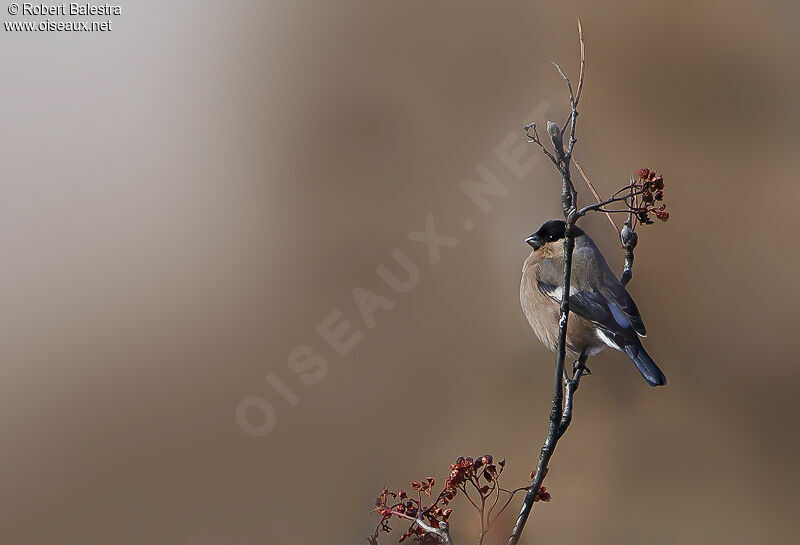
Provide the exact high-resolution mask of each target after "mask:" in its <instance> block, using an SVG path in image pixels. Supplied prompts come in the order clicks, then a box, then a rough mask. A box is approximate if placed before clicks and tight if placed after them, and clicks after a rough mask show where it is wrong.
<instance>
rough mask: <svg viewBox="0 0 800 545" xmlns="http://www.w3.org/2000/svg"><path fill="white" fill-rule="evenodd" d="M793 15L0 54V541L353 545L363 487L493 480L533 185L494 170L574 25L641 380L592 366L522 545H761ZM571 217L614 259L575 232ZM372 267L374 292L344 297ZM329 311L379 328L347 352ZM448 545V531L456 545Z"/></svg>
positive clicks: (586, 11)
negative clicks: (646, 179)
mask: <svg viewBox="0 0 800 545" xmlns="http://www.w3.org/2000/svg"><path fill="white" fill-rule="evenodd" d="M3 12H4V13H3V19H4V21H5V20H11V18H10V17H9V16H7V14H6V13H5V8H4V10H3ZM798 15H800V9H798V7H797V3H796V2H791V1H788V0H787V1H783V2H775V1H773V2H761V3H758V4H756V3H754V2H623V1H615V2H602V3H601V2H591V1H584V2H576V1H572V2H538V1H531V0H527V1H506V2H478V1H464V0H461V1H458V2H456V1H450V2H444V1H426V2H420V1H412V2H409V1H404V2H400V1H375V0H373V1H369V2H367V1H360V2H359V1H338V2H300V1H295V2H280V3H278V2H255V1H253V2H228V3H224V4H217V3H211V2H207V1H200V2H172V3H160V2H136V3H133V2H131V3H126V4H123V15H122V16H121V17H117V18H114V23H113V25H114V26H113V29H114V30H113V31H112V32H110V33H105V34H101V33H94V34H68V33H55V32H50V33H36V34H34V33H29V34H14V33H11V32H5V31H4V32H2V47H0V66H2V67H3V68H2V70H3V77H2V85H0V114H2V120H3V121H2V125H3V128H2V131H0V161H2V166H3V172H4V174H3V176H2V195H1V196H0V224H1V226H0V249H2V255H3V265H2V272H0V279H2V280H1V283H0V289H1V290H2V301H3V309H4V311H3V312H2V313H1V314H0V316H1V318H0V320H2V323H1V324H0V337H2V339H1V340H0V347H2V348H1V350H2V380H0V384H2V386H0V388H1V389H0V399H2V405H0V408H2V410H0V431H1V432H2V436H3V438H4V440H3V447H2V450H0V468H2V469H1V470H0V471H2V483H3V485H2V490H3V491H2V496H0V497H1V498H2V499H1V500H0V501H1V502H2V504H1V505H0V536H2V542H3V543H9V544H49V543H59V544H76V545H78V544H79V545H94V544H104V545H105V544H108V543H120V544H137V545H138V544H142V545H144V544H147V545H151V544H162V543H163V544H186V545H206V544H208V545H212V544H213V545H218V544H220V545H221V544H230V545H249V544H256V543H268V544H275V545H278V544H280V545H284V544H285V545H295V544H297V545H301V544H316V543H320V544H323V543H324V544H335V545H339V544H341V545H345V544H354V543H363V539H364V536H365V535H367V534H368V533H369V532H370V531H371V529H372V528H373V527H374V524H375V520H374V516H370V515H369V511H370V509H371V507H372V501H373V499H374V496H375V494H376V493H377V492H378V491H379V490H380V488H381V487H382V486H383V485H384V484H386V485H389V486H391V487H400V486H404V485H406V484H407V483H408V482H409V481H411V480H412V479H418V478H420V477H424V476H426V475H435V476H436V477H438V478H440V479H441V478H444V476H445V475H446V473H447V471H448V464H449V463H450V462H451V461H452V459H453V458H455V457H456V456H458V455H460V454H465V455H476V454H482V453H484V452H491V453H493V454H495V455H496V456H499V457H505V458H506V460H507V461H508V470H507V477H505V479H506V484H508V485H516V484H517V483H523V482H524V481H525V479H526V477H527V475H528V473H529V471H530V468H531V466H532V465H533V463H534V460H535V458H536V455H537V453H538V449H539V446H540V444H541V441H542V439H543V436H544V432H545V427H546V415H547V410H548V406H549V399H550V388H551V380H552V379H551V369H552V362H553V358H552V356H551V354H550V353H548V352H547V351H546V350H545V349H544V348H543V347H542V346H541V345H540V344H539V342H538V341H537V340H536V338H535V337H534V336H533V334H532V332H531V331H530V330H529V327H528V325H527V323H526V321H525V319H524V317H523V316H522V313H521V311H520V310H519V303H518V282H519V275H520V267H521V263H522V261H523V259H524V258H525V256H526V255H527V253H528V248H527V247H526V246H525V245H524V244H523V242H522V239H523V238H524V236H526V235H527V234H529V233H530V232H531V231H532V230H534V229H535V228H536V227H538V225H539V224H540V223H542V222H543V221H544V220H545V219H548V218H550V217H553V216H555V215H557V214H558V211H559V208H558V206H559V204H558V203H559V201H558V195H559V193H558V180H557V178H556V176H555V175H554V171H553V169H552V168H551V166H550V165H548V164H546V163H545V162H543V161H539V162H538V163H537V164H536V165H535V166H534V167H533V168H532V169H531V170H530V172H528V173H527V174H526V175H525V176H523V177H522V178H521V179H520V178H517V177H516V176H514V175H513V173H512V172H511V171H510V170H508V169H507V168H506V167H505V166H504V165H503V164H502V163H501V162H500V161H499V160H498V158H497V157H496V156H495V154H494V150H495V148H496V147H497V146H498V145H499V144H501V143H502V142H503V141H504V140H505V139H506V138H509V135H511V134H516V135H521V126H522V125H523V123H524V122H526V121H531V119H528V115H529V113H530V112H531V111H533V110H534V108H536V107H537V106H539V107H540V108H545V104H544V103H546V104H547V105H549V106H547V107H546V108H545V110H540V111H543V112H544V113H542V116H541V118H540V119H538V121H539V122H544V121H546V120H547V119H554V120H557V121H561V120H562V119H563V118H564V116H565V114H566V107H565V94H564V89H563V84H562V82H561V80H560V79H559V77H558V75H557V73H556V72H555V70H554V69H553V68H552V66H551V65H550V64H549V63H550V61H551V60H557V61H559V62H561V63H562V65H563V66H564V68H565V69H566V70H567V71H568V72H569V73H570V74H575V73H576V67H577V55H578V52H577V40H576V29H575V20H576V18H578V17H580V18H581V19H582V21H583V24H584V29H585V33H586V40H587V57H588V71H587V80H586V87H585V92H584V98H583V102H582V108H581V113H582V114H581V117H580V125H579V130H578V136H579V140H580V141H579V143H578V147H577V151H576V156H577V158H578V160H579V161H580V162H581V163H582V165H583V166H584V167H585V168H586V170H587V172H588V174H589V175H590V176H591V178H592V179H593V180H594V182H595V183H596V185H597V186H598V188H599V189H600V190H601V191H603V192H604V193H606V194H607V193H609V192H610V191H612V190H614V189H616V188H617V187H618V186H620V185H621V184H623V183H625V180H626V179H627V176H628V175H629V174H630V173H631V172H633V171H634V170H635V169H636V168H638V167H640V166H650V167H651V168H657V169H659V170H662V171H663V172H664V174H665V176H666V180H667V184H668V192H667V195H668V202H669V206H670V210H671V211H672V219H671V220H670V222H669V223H667V224H660V223H659V224H658V225H655V226H652V227H649V228H644V229H642V231H641V243H640V247H639V249H638V251H637V258H636V266H635V274H634V280H633V282H632V283H631V284H630V290H631V291H632V293H633V295H634V296H635V297H636V299H637V301H638V304H639V307H640V309H641V310H642V313H643V315H644V317H645V320H646V323H647V325H648V329H649V331H650V337H649V338H648V340H647V342H646V345H647V347H648V350H649V351H650V352H651V354H652V355H653V356H654V357H655V359H656V360H657V361H658V362H659V363H660V364H661V365H662V367H663V368H664V370H665V372H666V374H667V376H668V378H669V385H668V387H666V388H664V389H657V390H656V389H651V388H648V387H647V386H646V385H645V384H644V382H643V381H642V380H641V379H640V377H639V376H638V374H637V373H636V372H635V370H634V367H633V366H632V365H631V364H630V363H629V362H628V361H627V360H626V359H625V358H624V357H623V356H622V355H620V354H618V353H604V354H602V355H601V356H600V357H598V358H596V360H595V361H594V363H593V365H591V367H592V368H593V370H594V374H593V375H592V376H591V377H589V378H588V380H586V381H585V383H584V386H583V387H582V388H581V390H580V392H579V396H578V400H577V402H576V420H575V422H574V424H573V426H572V428H571V429H570V431H569V433H568V435H567V436H566V437H565V439H564V440H563V442H562V443H561V444H559V448H558V451H557V453H556V456H555V457H554V460H553V463H552V470H551V472H550V475H549V477H548V481H547V486H548V488H549V489H550V490H551V491H552V493H553V498H554V499H553V501H552V502H551V503H549V504H538V505H537V507H536V510H535V511H534V516H533V518H532V520H531V523H530V524H529V526H528V529H527V530H526V534H525V539H524V541H525V542H526V543H550V544H556V543H564V544H571V543H592V544H615V545H626V544H640V543H648V544H672V543H678V542H680V543H684V544H705V543H711V544H715V543H720V544H726V545H730V544H739V543H741V544H751V543H788V542H790V541H795V540H796V539H797V537H796V528H795V524H794V523H795V519H796V515H797V510H798V507H799V505H798V500H797V489H798V485H800V479H798V475H799V474H800V471H798V469H797V466H796V460H797V456H798V444H800V437H798V425H797V417H796V410H797V409H796V398H797V393H796V389H797V387H798V386H800V368H798V366H797V363H798V362H797V356H796V354H795V346H794V343H795V339H796V336H797V331H796V329H797V325H798V321H797V319H796V310H797V305H798V303H800V290H798V289H797V288H796V282H797V280H796V276H797V267H798V264H800V259H798V257H797V251H796V248H797V236H798V234H800V233H799V232H798V230H799V229H800V216H798V214H797V212H796V210H795V207H796V205H797V202H798V197H800V195H799V194H798V189H797V188H798V184H797V181H796V170H797V162H796V160H795V159H796V158H795V156H796V153H797V145H798V141H799V140H800V139H799V138H798V135H797V130H796V127H797V123H798V117H799V114H800V108H799V107H798V105H797V100H796V97H797V96H798V94H799V93H800V73H799V72H798V65H797V55H798V41H797V37H796V27H797V24H798V23H799V22H800V20H799V18H798ZM18 19H20V18H18ZM28 19H34V20H39V19H38V18H31V17H29V18H28ZM51 19H56V18H52V17H51ZM512 140H513V137H512ZM511 147H512V148H513V147H514V146H511ZM524 153H525V154H526V157H527V156H530V157H535V156H536V154H535V150H534V149H525V151H524ZM479 165H484V166H485V167H486V168H487V169H489V170H490V171H491V172H492V173H493V174H494V175H496V176H497V177H498V178H499V179H500V180H501V181H502V183H503V184H504V185H505V186H506V188H507V189H508V194H507V195H506V196H504V197H488V201H489V203H490V204H491V207H492V208H491V210H489V211H488V212H487V213H485V214H484V213H482V212H481V211H480V210H479V209H478V208H477V207H476V206H475V204H474V203H473V202H471V201H470V200H469V199H468V198H467V197H466V196H465V194H464V193H463V192H462V191H461V190H460V189H459V184H460V183H461V182H462V181H463V180H465V179H472V180H480V178H479V177H478V176H477V174H476V168H477V167H478V166H479ZM578 187H579V189H580V190H581V192H582V193H581V199H582V200H583V202H588V200H589V194H588V192H587V191H585V188H584V187H583V186H582V185H580V184H579V186H578ZM428 214H432V215H433V217H434V218H435V222H436V227H437V230H438V231H440V232H441V233H444V234H448V235H452V236H456V237H458V245H457V246H456V247H455V248H442V250H441V261H440V263H439V264H437V265H435V266H433V265H431V263H430V260H429V257H428V253H427V250H426V247H425V246H424V245H423V244H420V243H419V242H415V241H412V240H409V239H408V234H409V232H411V231H414V230H422V229H423V227H424V225H425V217H426V216H427V215H428ZM465 219H471V220H473V221H474V229H473V230H472V231H470V232H467V231H465V230H464V229H463V228H462V222H463V221H464V220H465ZM584 226H585V227H586V228H587V229H589V231H590V232H591V234H592V235H593V236H594V238H595V239H596V240H598V241H599V243H600V244H601V246H602V247H603V248H604V250H605V251H606V252H607V255H608V257H609V260H610V261H611V262H612V263H613V264H614V265H615V266H616V267H619V266H620V265H621V256H620V255H619V253H618V247H617V245H616V243H615V239H614V234H613V232H612V231H611V229H610V227H609V226H608V224H607V223H606V220H605V218H603V217H592V218H588V219H587V220H586V222H585V224H584ZM393 248H400V249H401V250H402V251H403V252H405V254H406V255H407V256H408V257H409V258H410V259H411V260H412V261H413V262H414V263H415V264H416V265H417V266H418V268H419V273H420V280H419V283H418V285H417V286H416V287H415V288H414V289H412V290H411V291H409V292H408V293H404V294H398V293H395V292H393V291H392V290H391V289H390V288H388V287H387V285H386V284H385V283H384V282H383V281H382V280H381V279H380V278H379V277H378V275H377V273H376V271H375V268H376V267H377V266H378V265H380V264H386V265H387V266H390V268H391V269H392V270H395V271H398V268H397V266H396V265H393V263H394V262H393V261H392V260H391V259H390V257H389V255H390V252H391V250H392V249H393ZM398 274H399V272H398ZM356 287H362V288H366V289H370V290H373V291H375V292H377V293H379V294H381V295H382V296H384V297H387V298H389V299H391V300H392V301H393V302H394V303H395V304H394V308H392V309H391V310H390V311H386V310H383V309H380V310H378V311H376V313H375V319H376V322H377V324H376V326H375V327H374V329H367V327H366V326H365V324H364V321H363V319H362V318H361V316H360V315H359V313H358V311H357V309H356V306H355V304H354V302H353V298H352V295H351V291H352V290H353V289H354V288H356ZM334 309H338V310H339V311H340V312H341V313H342V316H343V318H344V319H346V320H347V321H348V322H350V323H351V326H352V327H353V328H354V329H358V330H361V331H362V332H363V333H364V336H363V338H362V339H361V340H360V342H359V343H358V345H357V346H356V347H355V348H354V349H353V350H352V351H351V352H349V353H348V354H347V355H346V356H344V357H342V356H339V355H338V354H337V353H336V352H335V351H334V350H333V349H332V348H331V347H330V345H329V344H327V343H326V342H325V341H324V340H323V339H322V338H321V337H320V335H319V334H318V333H317V332H316V331H315V330H316V328H317V326H318V324H319V323H320V322H321V321H322V320H323V319H324V318H325V317H326V316H327V315H328V314H329V313H331V312H332V311H333V310H334ZM299 345H309V346H311V347H312V348H313V349H314V351H315V354H317V355H320V356H322V357H324V358H325V360H326V361H327V363H328V368H327V373H326V374H325V376H324V378H322V380H318V381H317V383H316V384H312V385H309V384H305V383H304V382H303V381H301V380H300V376H299V375H298V374H297V373H295V372H293V371H292V370H291V369H290V368H289V367H288V364H287V361H288V357H289V353H290V352H291V351H292V350H293V349H294V348H295V347H297V346H299ZM269 376H272V377H273V379H272V381H273V383H274V382H275V377H277V379H278V380H280V381H281V383H282V384H283V385H284V386H285V387H286V388H288V389H289V390H290V392H291V394H288V393H287V392H285V391H284V395H281V393H280V392H279V390H278V389H276V388H275V387H274V385H273V384H272V383H270V382H268V381H267V377H269ZM316 378H317V379H319V378H320V377H319V376H317V377H316ZM250 396H257V397H258V398H260V399H261V401H259V403H261V404H262V408H263V407H267V406H268V407H271V408H272V410H274V415H273V416H274V417H275V418H274V421H273V422H272V424H274V426H268V424H270V422H267V421H265V415H264V414H259V412H258V411H257V410H255V411H254V410H252V409H251V410H249V411H248V412H247V413H246V418H247V419H248V421H249V422H251V423H252V425H255V426H259V425H260V426H261V430H262V431H267V428H271V429H270V430H269V432H268V433H264V434H262V435H260V436H258V437H253V436H251V435H248V434H247V433H245V432H244V431H243V430H242V429H241V428H240V426H239V425H238V424H237V420H236V416H235V415H236V409H237V406H239V404H240V402H241V401H242V400H243V399H245V398H248V397H250ZM290 402H291V403H290ZM292 403H293V404H292ZM265 404H268V405H265ZM516 509H517V505H516V504H515V506H514V507H513V511H514V512H515V511H516ZM509 513H510V514H511V511H509ZM472 520H473V517H472V513H471V512H470V510H469V509H468V508H467V506H465V505H459V506H458V508H457V511H456V514H455V515H454V518H453V524H454V526H455V527H457V528H459V529H460V530H461V533H459V534H457V537H459V539H460V542H461V543H465V542H469V541H467V539H472V537H471V533H470V532H471V531H472V530H473V527H472V523H471V521H472ZM506 533H507V527H502V528H501V527H498V529H497V532H496V533H494V534H491V535H490V536H489V540H488V542H489V543H501V542H504V538H505V534H506ZM398 535H399V534H395V535H393V536H390V537H389V538H388V539H387V540H386V542H387V543H392V542H395V540H396V538H397V537H398Z"/></svg>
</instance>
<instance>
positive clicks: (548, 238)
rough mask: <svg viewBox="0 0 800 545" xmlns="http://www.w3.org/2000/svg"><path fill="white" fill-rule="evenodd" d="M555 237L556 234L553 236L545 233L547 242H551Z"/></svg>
mask: <svg viewBox="0 0 800 545" xmlns="http://www.w3.org/2000/svg"><path fill="white" fill-rule="evenodd" d="M555 239H556V236H555V235H547V240H548V241H549V242H553V241H554V240H555Z"/></svg>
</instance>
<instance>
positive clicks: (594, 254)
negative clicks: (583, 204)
mask: <svg viewBox="0 0 800 545" xmlns="http://www.w3.org/2000/svg"><path fill="white" fill-rule="evenodd" d="M563 275H564V272H563V259H544V260H542V261H541V262H540V265H539V267H538V269H537V274H536V281H537V284H538V287H539V291H541V292H542V293H543V294H545V295H547V296H548V297H550V298H551V299H553V300H554V301H556V302H558V303H561V297H562V296H563V294H564V288H563V285H564V278H563ZM569 291H570V296H569V304H570V310H571V311H572V312H574V313H575V314H577V315H578V316H581V317H582V318H585V319H587V320H589V321H590V322H593V323H595V324H596V325H598V326H599V327H601V328H602V329H605V330H606V331H609V332H613V333H626V332H630V331H631V330H632V331H634V332H636V333H637V334H639V335H642V336H644V335H646V334H647V332H646V330H645V327H644V323H642V318H641V316H640V315H639V309H637V308H636V303H634V302H633V299H632V298H631V296H630V295H629V294H628V292H627V290H626V289H625V287H624V286H623V285H622V284H621V283H620V282H619V280H617V278H616V276H614V273H613V272H611V269H610V268H609V267H608V264H607V263H606V261H605V259H604V258H603V255H602V254H601V253H600V252H599V250H597V248H596V247H595V246H594V244H593V243H591V241H589V244H581V245H580V246H578V247H576V248H575V251H574V254H573V261H572V276H571V281H570V290H569Z"/></svg>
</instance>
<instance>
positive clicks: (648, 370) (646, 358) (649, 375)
mask: <svg viewBox="0 0 800 545" xmlns="http://www.w3.org/2000/svg"><path fill="white" fill-rule="evenodd" d="M625 353H626V354H627V355H628V357H629V358H630V359H632V360H633V363H635V364H636V368H637V369H639V372H640V373H641V374H642V376H643V377H644V379H645V380H646V381H647V383H648V384H649V385H650V386H663V385H665V384H666V383H667V377H665V376H664V373H662V372H661V369H659V368H658V365H656V362H654V361H653V358H651V357H650V354H648V353H647V351H646V350H645V349H644V346H642V343H640V342H639V341H638V339H637V341H636V343H635V344H629V345H627V346H626V347H625Z"/></svg>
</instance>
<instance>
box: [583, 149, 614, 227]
mask: <svg viewBox="0 0 800 545" xmlns="http://www.w3.org/2000/svg"><path fill="white" fill-rule="evenodd" d="M572 162H573V163H575V168H577V169H578V172H580V174H581V177H582V178H583V181H584V182H586V185H588V186H589V190H590V191H591V192H592V195H594V198H595V199H597V202H601V201H602V199H601V198H600V194H599V193H597V190H596V189H595V188H594V184H592V182H591V181H589V177H588V176H586V173H585V172H584V171H583V168H582V167H581V165H580V163H578V160H577V159H575V158H574V157H573V158H572ZM605 214H606V217H607V218H608V222H609V223H610V224H611V227H613V228H614V230H615V231H616V232H617V235H620V234H621V231H620V230H619V227H617V224H616V223H615V222H614V218H612V217H611V214H609V213H608V212H605Z"/></svg>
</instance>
